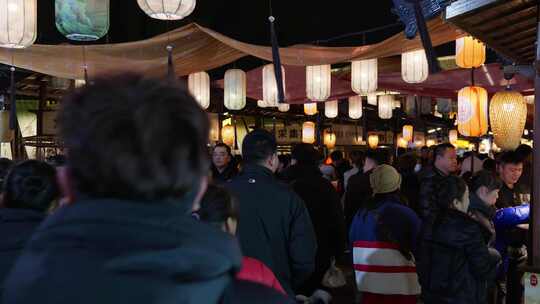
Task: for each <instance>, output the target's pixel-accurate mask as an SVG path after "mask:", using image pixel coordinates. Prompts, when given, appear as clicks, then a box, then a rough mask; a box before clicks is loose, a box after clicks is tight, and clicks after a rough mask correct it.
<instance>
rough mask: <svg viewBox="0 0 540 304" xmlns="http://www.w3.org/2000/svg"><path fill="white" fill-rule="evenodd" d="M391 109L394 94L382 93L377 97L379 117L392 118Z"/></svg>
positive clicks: (392, 108)
mask: <svg viewBox="0 0 540 304" xmlns="http://www.w3.org/2000/svg"><path fill="white" fill-rule="evenodd" d="M393 110H394V96H392V95H383V96H381V97H379V117H380V118H381V119H390V118H392V111H393Z"/></svg>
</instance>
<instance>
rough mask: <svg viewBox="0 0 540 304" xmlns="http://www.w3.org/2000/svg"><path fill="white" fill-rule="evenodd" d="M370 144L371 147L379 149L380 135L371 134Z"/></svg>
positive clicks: (369, 137)
mask: <svg viewBox="0 0 540 304" xmlns="http://www.w3.org/2000/svg"><path fill="white" fill-rule="evenodd" d="M368 145H369V147H370V148H371V149H377V147H378V146H379V135H377V134H371V135H369V136H368Z"/></svg>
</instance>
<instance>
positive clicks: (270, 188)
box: [225, 130, 317, 295]
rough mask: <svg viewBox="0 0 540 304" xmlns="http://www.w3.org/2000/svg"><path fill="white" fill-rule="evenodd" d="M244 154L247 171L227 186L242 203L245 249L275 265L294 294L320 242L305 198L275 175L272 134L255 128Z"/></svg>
mask: <svg viewBox="0 0 540 304" xmlns="http://www.w3.org/2000/svg"><path fill="white" fill-rule="evenodd" d="M242 156H243V158H244V163H245V166H244V168H243V170H242V172H241V173H240V175H239V176H237V177H236V178H234V179H233V180H232V181H231V182H230V183H227V184H226V185H225V186H226V187H227V188H228V189H229V190H230V191H231V192H232V193H233V194H234V195H235V196H236V197H237V198H238V200H239V202H240V218H239V226H238V229H239V234H238V235H239V238H240V244H241V245H242V252H243V253H244V255H246V256H249V257H253V258H256V259H258V260H260V261H262V262H263V263H264V264H266V265H267V266H268V267H270V269H272V271H273V272H274V274H275V275H276V277H277V278H278V280H279V282H280V283H281V285H282V286H283V288H284V289H285V291H286V292H287V293H288V294H289V295H294V292H295V289H297V288H299V287H300V286H301V285H302V284H303V283H304V282H305V281H306V280H307V279H308V278H309V276H310V275H311V273H312V272H313V270H314V267H315V253H316V250H317V243H316V240H315V233H314V231H313V226H312V224H311V219H310V217H309V213H308V211H307V209H306V206H305V205H304V202H303V201H302V199H300V197H298V195H297V194H295V193H294V192H293V191H292V190H291V189H290V188H289V187H288V186H287V185H285V184H282V183H280V182H279V181H278V180H277V179H276V178H275V177H274V172H275V170H276V169H277V167H278V165H279V160H278V157H277V143H276V139H275V137H274V136H273V135H272V134H271V133H269V132H267V131H265V130H255V131H253V132H251V133H249V134H248V135H247V136H246V137H245V138H244V141H243V143H242Z"/></svg>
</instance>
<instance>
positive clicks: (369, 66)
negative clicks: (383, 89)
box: [351, 58, 378, 95]
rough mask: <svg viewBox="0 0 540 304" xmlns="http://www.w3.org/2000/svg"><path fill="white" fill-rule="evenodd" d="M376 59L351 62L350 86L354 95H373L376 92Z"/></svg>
mask: <svg viewBox="0 0 540 304" xmlns="http://www.w3.org/2000/svg"><path fill="white" fill-rule="evenodd" d="M377 69H378V64H377V58H375V59H368V60H358V61H353V62H352V64H351V86H352V90H353V91H354V92H355V93H356V94H359V95H360V94H367V93H373V92H375V91H376V90H377V78H378V71H377Z"/></svg>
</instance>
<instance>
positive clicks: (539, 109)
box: [530, 23, 540, 268]
mask: <svg viewBox="0 0 540 304" xmlns="http://www.w3.org/2000/svg"><path fill="white" fill-rule="evenodd" d="M538 26H539V28H540V23H539V25H538ZM539 42H540V31H537V37H536V62H535V66H536V77H535V80H534V87H535V98H534V134H533V136H534V149H533V189H532V190H533V193H532V202H531V210H532V212H531V219H530V227H532V246H531V248H530V251H531V254H532V266H533V267H535V268H536V267H540V43H539Z"/></svg>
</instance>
